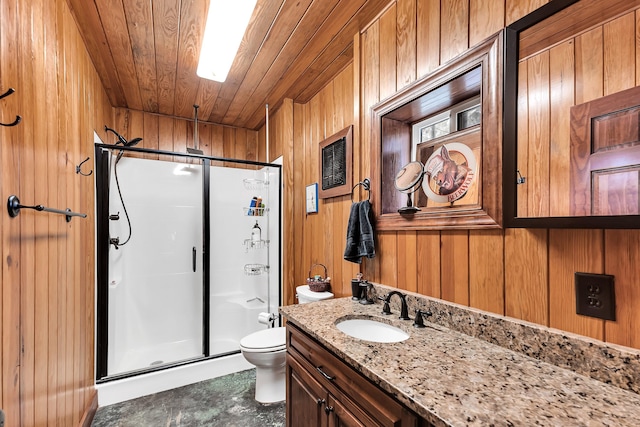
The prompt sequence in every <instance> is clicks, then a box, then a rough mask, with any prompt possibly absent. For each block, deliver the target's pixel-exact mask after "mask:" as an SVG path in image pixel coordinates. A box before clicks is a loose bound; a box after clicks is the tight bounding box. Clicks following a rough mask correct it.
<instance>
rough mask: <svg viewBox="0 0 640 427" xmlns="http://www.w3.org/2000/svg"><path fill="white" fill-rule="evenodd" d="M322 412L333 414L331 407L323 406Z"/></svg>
mask: <svg viewBox="0 0 640 427" xmlns="http://www.w3.org/2000/svg"><path fill="white" fill-rule="evenodd" d="M324 412H326V413H327V414H330V413H331V412H333V406H325V408H324Z"/></svg>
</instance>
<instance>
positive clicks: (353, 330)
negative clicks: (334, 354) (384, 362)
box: [336, 319, 409, 343]
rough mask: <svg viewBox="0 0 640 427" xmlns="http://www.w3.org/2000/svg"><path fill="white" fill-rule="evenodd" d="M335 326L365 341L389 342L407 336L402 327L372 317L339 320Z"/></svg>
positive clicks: (400, 339)
mask: <svg viewBox="0 0 640 427" xmlns="http://www.w3.org/2000/svg"><path fill="white" fill-rule="evenodd" d="M336 326H337V327H338V329H340V330H341V331H342V332H344V333H345V334H347V335H349V336H350V337H353V338H358V339H361V340H365V341H373V342H384V343H390V342H400V341H404V340H406V339H407V338H409V334H408V333H406V332H405V331H403V330H402V329H400V328H396V327H395V326H391V325H388V324H386V323H382V322H378V321H376V320H372V319H347V320H341V321H339V322H337V323H336Z"/></svg>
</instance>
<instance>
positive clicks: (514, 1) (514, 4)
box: [505, 0, 549, 26]
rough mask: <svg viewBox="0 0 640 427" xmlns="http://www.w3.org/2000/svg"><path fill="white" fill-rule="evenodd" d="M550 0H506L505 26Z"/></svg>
mask: <svg viewBox="0 0 640 427" xmlns="http://www.w3.org/2000/svg"><path fill="white" fill-rule="evenodd" d="M548 2H549V0H505V26H506V25H510V24H512V23H514V22H515V21H517V20H518V19H520V18H522V17H523V16H525V15H528V14H529V13H531V12H533V11H534V10H536V9H537V8H539V7H540V6H543V5H544V4H546V3H548Z"/></svg>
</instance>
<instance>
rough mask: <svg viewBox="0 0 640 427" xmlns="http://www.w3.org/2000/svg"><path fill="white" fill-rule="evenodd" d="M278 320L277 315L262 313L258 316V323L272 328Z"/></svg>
mask: <svg viewBox="0 0 640 427" xmlns="http://www.w3.org/2000/svg"><path fill="white" fill-rule="evenodd" d="M277 318H278V315H277V314H276V313H260V314H258V323H262V324H263V325H268V326H269V327H270V328H272V327H273V322H274V321H275V320H276V319H277Z"/></svg>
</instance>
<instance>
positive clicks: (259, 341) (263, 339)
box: [240, 327, 287, 353]
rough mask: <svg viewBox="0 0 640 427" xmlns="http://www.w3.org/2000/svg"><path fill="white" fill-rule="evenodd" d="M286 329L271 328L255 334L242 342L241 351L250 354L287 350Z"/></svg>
mask: <svg viewBox="0 0 640 427" xmlns="http://www.w3.org/2000/svg"><path fill="white" fill-rule="evenodd" d="M286 348H287V335H286V328H284V327H279V328H270V329H264V330H262V331H258V332H254V333H252V334H249V335H247V336H246V337H244V338H242V339H241V340H240V349H241V350H242V351H245V352H249V353H270V352H274V351H281V350H286Z"/></svg>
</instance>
